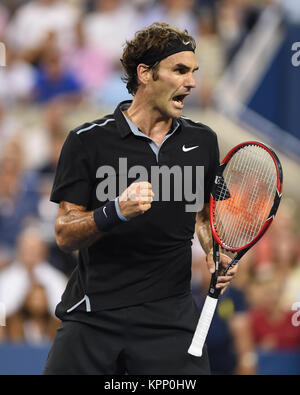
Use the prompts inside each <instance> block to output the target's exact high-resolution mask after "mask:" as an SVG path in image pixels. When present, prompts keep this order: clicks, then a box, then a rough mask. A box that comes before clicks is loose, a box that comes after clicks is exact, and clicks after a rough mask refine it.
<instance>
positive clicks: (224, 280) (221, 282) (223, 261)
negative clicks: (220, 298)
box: [206, 251, 238, 295]
mask: <svg viewBox="0 0 300 395" xmlns="http://www.w3.org/2000/svg"><path fill="white" fill-rule="evenodd" d="M206 262H207V267H208V270H209V271H210V273H214V272H215V263H214V260H213V253H212V251H210V252H209V253H208V254H207V256H206ZM230 262H231V258H230V257H229V256H227V255H225V254H220V259H219V263H220V267H221V269H225V268H226V267H227V266H228V265H229V264H230ZM237 270H238V265H235V266H233V267H232V268H230V269H229V270H228V272H227V273H226V275H224V276H222V275H220V276H218V279H217V284H216V288H217V289H220V290H221V295H222V294H223V293H224V291H225V290H226V288H227V287H228V285H229V284H230V282H231V281H232V279H233V278H234V276H235V274H236V272H237Z"/></svg>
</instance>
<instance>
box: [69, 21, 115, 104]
mask: <svg viewBox="0 0 300 395" xmlns="http://www.w3.org/2000/svg"><path fill="white" fill-rule="evenodd" d="M83 24H84V19H82V20H81V21H80V23H78V24H77V46H76V47H75V48H74V49H73V50H72V51H70V52H69V53H67V54H66V55H65V54H64V53H63V54H62V61H63V64H65V65H66V67H67V68H69V69H70V71H72V73H73V74H74V75H76V77H77V79H78V81H79V82H80V84H81V85H82V87H83V90H84V93H85V94H88V95H91V96H92V97H93V96H94V95H95V94H96V93H97V92H98V91H99V90H101V88H102V86H103V84H104V83H105V82H106V81H107V79H109V78H110V76H111V73H112V72H113V71H114V66H115V65H114V61H115V59H114V58H113V57H112V56H111V55H110V53H109V52H107V51H106V50H105V49H104V48H101V46H99V43H98V45H95V43H91V42H90V41H91V40H88V39H87V37H88V36H87V35H86V34H84V32H83V28H82V25H83Z"/></svg>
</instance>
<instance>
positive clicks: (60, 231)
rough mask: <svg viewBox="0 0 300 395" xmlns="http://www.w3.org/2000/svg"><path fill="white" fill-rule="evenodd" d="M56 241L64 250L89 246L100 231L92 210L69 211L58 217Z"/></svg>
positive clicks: (69, 250)
mask: <svg viewBox="0 0 300 395" xmlns="http://www.w3.org/2000/svg"><path fill="white" fill-rule="evenodd" d="M55 234H56V241H57V244H58V246H59V247H60V248H61V249H62V250H63V251H65V252H71V251H74V250H79V249H81V248H87V247H90V246H91V245H92V244H93V243H95V242H96V241H97V240H99V239H100V238H101V237H102V236H103V235H104V232H100V231H99V230H98V228H97V226H96V224H95V221H94V215H93V211H88V212H80V211H75V210H74V211H70V212H68V213H67V214H66V215H62V216H60V217H58V219H57V221H56V225H55Z"/></svg>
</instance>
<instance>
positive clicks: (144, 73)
mask: <svg viewBox="0 0 300 395" xmlns="http://www.w3.org/2000/svg"><path fill="white" fill-rule="evenodd" d="M137 76H138V81H139V82H140V83H142V84H144V85H147V83H148V81H149V79H150V78H151V70H150V69H149V67H148V66H147V65H146V64H144V63H140V64H139V65H138V66H137Z"/></svg>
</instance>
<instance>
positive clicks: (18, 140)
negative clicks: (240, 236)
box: [0, 0, 300, 374]
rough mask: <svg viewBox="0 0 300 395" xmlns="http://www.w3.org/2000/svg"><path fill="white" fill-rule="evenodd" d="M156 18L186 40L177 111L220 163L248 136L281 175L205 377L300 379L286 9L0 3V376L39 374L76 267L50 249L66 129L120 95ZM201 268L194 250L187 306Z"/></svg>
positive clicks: (225, 303)
mask: <svg viewBox="0 0 300 395" xmlns="http://www.w3.org/2000/svg"><path fill="white" fill-rule="evenodd" d="M155 21H166V22H169V23H170V24H173V25H175V26H178V27H179V28H181V29H184V28H186V29H187V30H188V31H189V32H190V33H191V34H193V35H194V36H195V38H196V40H197V53H196V55H197V59H198V62H199V66H200V71H199V72H198V73H197V85H198V87H197V89H195V91H194V93H193V95H192V96H191V97H189V102H186V107H185V115H186V116H188V117H190V118H192V119H194V120H198V121H200V122H202V123H205V124H207V125H209V126H210V127H211V128H212V129H214V130H215V131H216V133H217V134H218V138H219V144H220V149H221V157H223V155H224V154H225V152H226V151H228V149H229V148H231V147H232V146H233V145H235V144H237V143H239V142H242V141H245V140H250V139H257V140H261V141H263V142H265V143H267V144H269V145H271V146H272V147H273V148H274V149H275V150H276V152H277V153H278V155H279V157H280V159H281V162H282V165H283V170H284V199H283V202H282V204H281V207H280V209H279V212H278V215H277V218H276V219H275V221H274V224H273V225H272V228H271V230H270V231H269V232H268V234H267V235H266V236H265V237H264V238H263V239H262V240H261V241H260V242H259V243H258V244H257V247H256V248H255V249H254V250H253V251H251V253H249V255H248V256H246V257H245V258H244V261H243V265H241V267H240V271H239V276H238V278H237V279H236V280H235V282H234V284H233V285H232V287H231V288H230V290H229V291H228V292H226V294H225V295H224V297H223V298H222V300H221V302H220V303H219V307H218V312H217V314H216V316H215V318H214V322H213V327H212V328H211V331H210V335H209V338H208V347H209V351H210V355H211V365H212V369H213V372H214V373H215V374H299V373H300V314H299V311H300V249H299V219H300V210H299V200H300V182H299V174H300V163H299V159H300V126H299V125H300V122H299V121H300V111H299V110H300V107H299V103H300V89H299V88H300V66H299V67H297V65H298V63H299V64H300V53H299V56H298V54H297V50H299V49H300V2H299V0H156V1H155V0H126V1H122V0H82V1H80V0H69V1H60V0H31V1H26V0H1V2H0V42H2V43H4V44H5V49H6V51H5V52H6V53H5V55H6V57H5V59H4V56H3V55H4V52H3V51H2V52H1V53H0V64H1V66H0V324H2V325H1V326H0V374H40V373H41V372H42V369H43V366H44V363H45V360H46V357H47V353H48V351H49V348H50V345H51V342H52V339H53V336H54V335H55V331H56V328H57V327H58V325H59V322H58V321H57V319H56V318H55V317H54V309H55V305H56V303H57V302H58V301H59V299H60V295H61V294H62V292H63V290H64V287H65V284H66V281H67V278H68V276H69V275H70V273H71V272H72V270H73V268H74V266H75V265H76V256H75V255H67V254H64V253H63V252H61V251H60V250H58V248H57V247H56V244H55V239H54V222H55V217H56V213H57V207H56V205H55V204H52V203H51V202H49V192H50V190H51V185H52V180H53V176H54V172H55V167H56V163H57V160H58V156H59V152H60V149H61V146H62V144H63V141H64V139H65V137H66V134H67V133H68V131H69V130H70V129H72V128H74V127H76V126H78V125H79V124H81V123H83V122H85V121H87V120H93V119H96V118H99V117H100V116H102V115H104V114H107V113H111V112H112V110H113V109H114V107H115V106H116V104H117V103H118V102H119V101H121V100H124V99H126V98H130V96H129V95H128V93H127V91H126V88H125V85H124V84H123V82H122V81H121V76H122V74H121V69H120V61H119V59H120V57H121V53H122V45H123V43H124V42H125V40H126V39H128V38H130V37H132V35H133V33H134V32H135V31H136V30H138V29H139V28H142V27H144V26H146V25H148V24H150V23H152V22H155ZM295 43H296V44H295ZM297 43H298V44H297ZM1 49H3V45H1V47H0V51H1ZM1 55H2V56H1ZM4 61H5V62H4ZM4 63H5V66H4ZM112 155H113V153H112ZM74 160H76V158H74ZM203 259H204V254H203V251H202V249H201V247H200V245H199V243H198V242H197V240H195V241H194V244H193V279H192V287H193V292H194V296H195V298H196V300H197V303H198V304H199V307H201V303H202V302H203V297H204V294H205V290H206V288H207V282H208V281H209V278H208V274H207V273H206V270H205V264H204V261H203ZM297 310H298V311H297ZM4 311H5V312H6V320H5V322H4ZM1 314H2V317H1ZM4 324H6V325H4Z"/></svg>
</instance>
